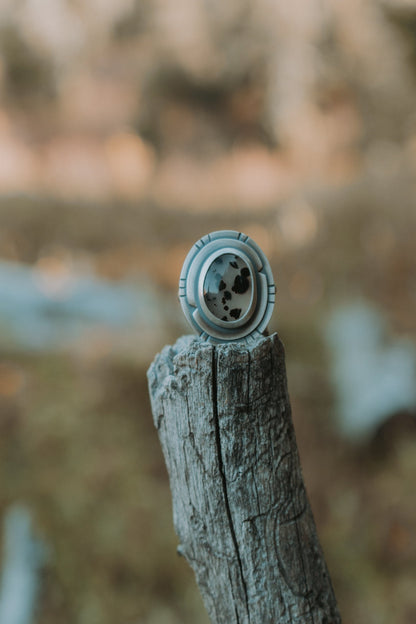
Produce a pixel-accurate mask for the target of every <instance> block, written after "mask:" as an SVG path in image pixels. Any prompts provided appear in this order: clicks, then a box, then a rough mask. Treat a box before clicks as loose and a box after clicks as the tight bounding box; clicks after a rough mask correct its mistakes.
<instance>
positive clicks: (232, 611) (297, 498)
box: [148, 334, 341, 624]
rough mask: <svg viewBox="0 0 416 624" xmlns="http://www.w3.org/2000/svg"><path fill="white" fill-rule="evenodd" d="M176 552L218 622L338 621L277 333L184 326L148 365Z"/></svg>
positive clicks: (314, 623) (329, 623) (324, 623)
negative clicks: (254, 337)
mask: <svg viewBox="0 0 416 624" xmlns="http://www.w3.org/2000/svg"><path fill="white" fill-rule="evenodd" d="M148 379H149V391H150V397H151V403H152V411H153V417H154V422H155V425H156V427H157V430H158V433H159V438H160V442H161V445H162V449H163V453H164V456H165V461H166V466H167V469H168V473H169V479H170V487H171V491H172V500H173V518H174V525H175V529H176V532H177V535H178V537H179V540H180V545H179V552H180V553H181V554H182V555H184V557H186V559H187V560H188V562H189V563H190V565H191V566H192V568H193V570H194V572H195V576H196V580H197V583H198V585H199V588H200V591H201V593H202V597H203V599H204V603H205V606H206V608H207V610H208V613H209V616H210V619H211V621H212V623H213V624H272V623H273V624H294V623H299V624H300V623H302V624H336V623H339V622H341V618H340V616H339V613H338V610H337V605H336V601H335V597H334V593H333V589H332V586H331V581H330V578H329V575H328V571H327V568H326V564H325V561H324V557H323V554H322V550H321V547H320V544H319V541H318V538H317V534H316V529H315V523H314V520H313V517H312V512H311V509H310V506H309V502H308V499H307V496H306V492H305V487H304V483H303V478H302V474H301V468H300V463H299V456H298V450H297V445H296V439H295V434H294V429H293V425H292V418H291V410H290V402H289V396H288V391H287V381H286V370H285V356H284V349H283V345H282V343H281V342H280V340H279V338H278V336H277V334H273V335H272V336H270V337H267V338H264V339H261V340H260V341H259V342H258V343H256V344H255V345H254V346H250V347H248V346H247V345H243V344H238V343H229V344H220V345H215V346H214V345H212V344H208V343H205V342H202V341H201V340H200V339H198V338H194V337H189V336H186V337H183V338H180V339H179V340H178V342H177V343H176V344H175V346H173V347H165V348H164V350H163V351H162V353H161V354H159V355H158V356H157V357H156V358H155V360H154V362H153V364H152V365H151V367H150V369H149V372H148Z"/></svg>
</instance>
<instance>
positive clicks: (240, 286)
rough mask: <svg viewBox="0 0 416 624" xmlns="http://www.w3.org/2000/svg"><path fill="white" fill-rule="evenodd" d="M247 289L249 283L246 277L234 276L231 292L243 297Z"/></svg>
mask: <svg viewBox="0 0 416 624" xmlns="http://www.w3.org/2000/svg"><path fill="white" fill-rule="evenodd" d="M243 270H244V269H243ZM249 287H250V282H249V281H248V277H246V276H245V275H236V276H235V280H234V285H233V287H232V289H231V290H232V291H233V292H235V293H236V294H237V295H243V294H244V293H245V292H247V291H248V289H249Z"/></svg>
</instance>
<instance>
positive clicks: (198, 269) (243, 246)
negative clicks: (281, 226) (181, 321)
mask: <svg viewBox="0 0 416 624" xmlns="http://www.w3.org/2000/svg"><path fill="white" fill-rule="evenodd" d="M275 296H276V287H275V285H274V282H273V275H272V271H271V269H270V265H269V262H268V260H267V258H266V256H265V255H264V253H263V252H262V251H261V249H260V247H259V246H258V245H257V244H256V243H255V242H254V241H253V240H252V239H251V238H249V237H248V236H246V235H245V234H242V233H241V232H235V231H233V230H222V231H220V232H212V233H211V234H207V236H203V237H202V238H201V239H200V240H199V241H198V242H196V243H195V245H193V247H192V249H191V250H190V252H189V253H188V255H187V257H186V259H185V262H184V265H183V268H182V272H181V276H180V279H179V299H180V302H181V305H182V309H183V312H184V314H185V316H186V318H187V320H188V322H189V323H190V325H191V326H192V327H193V329H194V330H195V331H196V332H197V333H198V334H199V335H200V336H201V338H202V339H204V340H207V341H209V342H229V341H236V340H240V341H245V342H252V341H253V340H257V339H258V338H259V336H261V335H264V333H265V332H266V330H267V324H268V322H269V320H270V317H271V315H272V312H273V307H274V302H275Z"/></svg>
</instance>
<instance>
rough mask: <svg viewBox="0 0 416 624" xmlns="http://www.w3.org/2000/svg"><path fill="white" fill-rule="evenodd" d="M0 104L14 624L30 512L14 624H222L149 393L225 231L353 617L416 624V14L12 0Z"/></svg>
mask: <svg viewBox="0 0 416 624" xmlns="http://www.w3.org/2000/svg"><path fill="white" fill-rule="evenodd" d="M0 89H1V96H0V349H1V353H0V358H1V359H0V515H1V518H3V519H4V521H5V529H4V534H3V536H2V538H1V543H2V546H1V548H0V554H1V555H2V558H1V567H2V574H3V583H2V585H0V618H1V613H2V612H1V604H2V601H3V605H4V604H5V601H7V595H6V594H7V591H6V590H7V587H6V585H7V583H5V582H4V578H5V576H7V571H6V568H7V566H9V565H11V564H10V561H11V560H13V557H17V559H18V560H19V553H18V552H17V554H16V553H14V551H13V543H15V542H16V539H15V540H14V542H13V537H10V535H13V531H14V530H15V529H16V526H17V525H19V522H20V525H22V522H21V520H22V514H23V516H24V517H25V518H26V528H27V531H26V533H25V532H24V531H23V534H24V535H26V538H24V539H27V540H30V539H32V540H33V539H35V540H36V543H37V544H38V545H39V543H42V544H43V546H42V548H41V549H40V550H41V551H42V555H39V549H38V550H36V549H35V550H36V553H37V555H36V556H37V560H36V561H37V563H36V562H35V563H33V559H34V558H36V556H35V554H36V553H35V551H34V550H33V548H32V550H30V547H29V551H30V552H31V553H32V554H31V557H26V559H25V558H24V557H23V560H24V561H26V563H25V564H24V565H26V566H28V569H29V568H30V566H32V567H31V570H32V573H33V578H34V579H35V586H36V587H35V589H34V590H33V591H32V593H31V594H30V596H28V597H26V598H25V596H24V595H23V593H22V594H21V601H24V600H26V599H27V601H28V604H29V606H28V609H27V613H28V615H27V620H25V622H26V621H27V624H30V623H31V622H33V623H34V624H36V623H42V624H56V622H60V623H62V624H191V623H192V624H207V621H208V620H207V616H206V615H205V612H204V608H203V605H202V602H201V600H200V598H199V595H198V592H197V589H196V585H195V582H194V579H193V575H192V572H191V571H190V569H188V567H187V564H186V563H185V561H184V560H183V559H181V558H179V557H177V555H176V543H177V540H176V537H175V535H174V533H173V528H172V521H171V506H170V492H169V487H168V482H167V475H166V471H165V467H164V463H163V458H162V454H161V451H160V448H159V444H158V441H157V437H156V434H155V431H154V428H153V424H152V418H151V414H150V408H149V401H148V396H147V386H146V377H145V372H146V369H147V367H148V366H149V364H150V362H151V360H152V359H153V357H154V355H155V354H156V352H157V351H159V350H160V349H161V348H162V346H163V345H164V344H166V343H171V342H173V341H175V339H176V338H177V337H178V336H179V335H181V334H182V333H185V332H187V331H188V330H187V328H186V326H185V322H184V320H183V319H182V315H181V312H180V310H179V305H178V303H177V299H176V291H177V282H178V277H179V273H180V270H181V266H182V263H183V260H184V258H185V256H186V253H187V251H188V250H189V248H190V247H191V245H192V244H193V243H194V242H195V241H196V240H197V239H198V238H199V237H201V236H202V235H204V234H206V233H207V232H209V231H212V230H217V229H236V230H241V231H243V232H244V233H246V234H248V235H250V236H252V237H253V238H254V240H255V241H256V242H257V243H258V244H259V245H260V246H261V247H262V249H263V250H264V251H265V253H266V254H267V255H268V257H269V259H270V262H271V264H272V268H273V271H274V275H275V280H276V283H277V289H278V297H277V305H276V310H275V314H274V317H273V319H272V322H271V324H270V329H271V330H273V331H278V332H279V334H280V336H281V337H282V339H283V341H284V343H285V346H286V350H287V368H288V380H289V390H290V394H291V401H292V408H293V416H294V422H295V428H296V433H297V437H298V443H299V449H300V454H301V459H302V465H303V470H304V476H305V481H306V484H307V488H308V492H309V496H310V499H311V504H312V507H313V511H314V514H315V518H316V522H317V526H318V532H319V535H320V538H321V541H322V544H323V547H324V550H325V553H326V558H327V563H328V566H329V568H330V571H331V576H332V579H333V584H334V587H335V591H336V594H337V597H338V600H339V606H340V609H341V612H342V615H343V621H344V623H345V624H384V623H386V624H387V623H389V624H391V623H392V622H394V623H395V624H412V623H414V622H416V593H415V583H416V540H415V529H416V502H415V475H416V427H415V416H414V414H415V404H416V396H415V392H416V390H415V385H416V384H415V381H416V374H415V369H416V365H415V361H416V360H415V340H416V321H415V313H414V310H415V305H416V273H415V270H414V255H415V254H414V250H415V231H416V230H415V222H416V211H415V192H416V99H415V97H416V2H414V1H413V0H291V1H290V2H287V1H286V0H272V1H271V0H255V1H254V0H251V1H250V0H228V1H227V2H221V1H219V0H175V2H172V1H171V2H169V1H167V0H151V1H148V2H141V1H140V0H83V1H82V2H81V1H80V0H19V2H16V1H15V0H1V1H0ZM16 505H18V507H16ZM19 513H20V516H19ZM13 514H14V515H13ZM25 514H26V515H25ZM19 517H20V521H18V519H19ZM13 518H14V520H13ZM16 518H17V520H16ZM24 524H25V522H23V525H24ZM29 525H30V526H29ZM28 526H29V528H28ZM7 527H8V528H7ZM13 527H14V528H13ZM30 527H31V528H30ZM16 530H17V529H16ZM10 532H11V533H10ZM30 532H32V534H33V535H34V536H35V537H28V535H29V534H30ZM22 540H23V538H22V539H21V540H19V539H17V543H18V544H19V543H21V541H22ZM23 541H24V540H23ZM9 542H10V543H11V546H10V544H9ZM7 544H9V546H7ZM29 546H30V544H29ZM32 546H33V544H32ZM15 550H16V543H15ZM17 550H18V547H17ZM30 561H32V564H31V563H30ZM24 565H23V568H19V569H22V570H23V572H21V575H20V577H19V575H17V580H16V582H17V583H19V578H21V577H22V574H23V576H24V574H25V567H24ZM36 570H37V572H36ZM26 571H27V570H26ZM29 576H30V574H29ZM32 589H33V587H32ZM29 593H30V592H29ZM3 620H4V621H3ZM3 620H2V621H1V624H13V622H12V620H11V619H10V616H9V619H8V620H6V619H5V618H4V616H3ZM19 621H20V620H19Z"/></svg>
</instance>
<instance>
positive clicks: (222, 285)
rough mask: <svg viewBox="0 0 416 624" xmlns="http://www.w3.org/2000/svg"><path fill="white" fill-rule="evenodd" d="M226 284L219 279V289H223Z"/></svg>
mask: <svg viewBox="0 0 416 624" xmlns="http://www.w3.org/2000/svg"><path fill="white" fill-rule="evenodd" d="M226 286H227V284H226V283H225V282H224V280H221V281H220V285H219V289H220V290H224V288H226Z"/></svg>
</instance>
